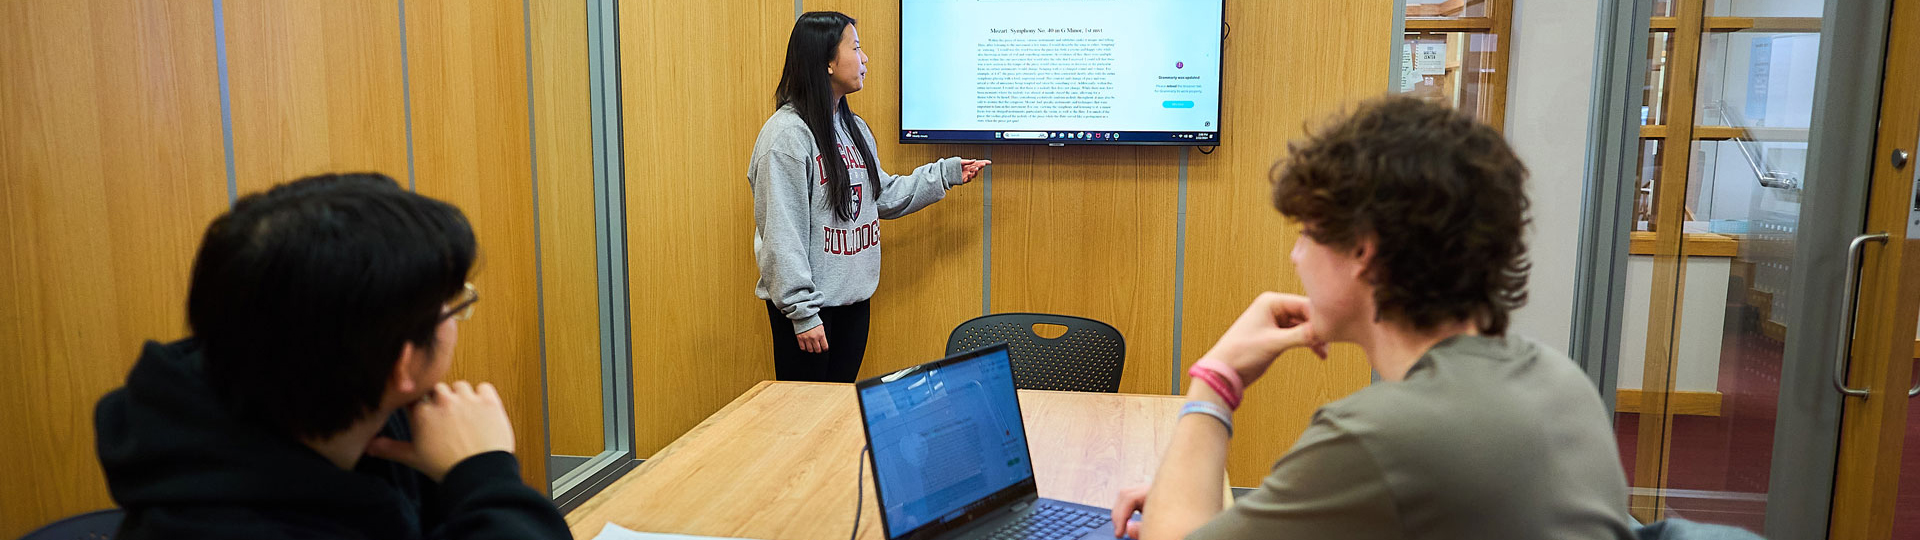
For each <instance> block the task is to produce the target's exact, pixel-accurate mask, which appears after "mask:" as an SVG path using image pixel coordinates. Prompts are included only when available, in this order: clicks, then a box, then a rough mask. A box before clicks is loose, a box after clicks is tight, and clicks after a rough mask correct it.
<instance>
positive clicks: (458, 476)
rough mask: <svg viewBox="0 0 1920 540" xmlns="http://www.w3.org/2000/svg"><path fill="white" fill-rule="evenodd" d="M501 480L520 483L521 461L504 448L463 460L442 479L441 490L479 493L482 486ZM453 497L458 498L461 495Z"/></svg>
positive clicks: (457, 492)
mask: <svg viewBox="0 0 1920 540" xmlns="http://www.w3.org/2000/svg"><path fill="white" fill-rule="evenodd" d="M499 482H508V483H512V484H515V485H519V484H520V461H519V460H516V459H514V457H513V454H512V453H510V452H507V451H504V450H494V451H492V452H486V453H483V454H480V455H476V456H473V457H470V458H467V459H465V460H461V461H460V463H458V464H456V465H454V466H453V469H452V470H448V471H447V476H446V478H442V479H441V480H440V490H441V492H442V493H451V494H469V493H478V492H479V491H480V488H482V487H485V486H486V485H488V484H494V483H499ZM453 498H456V499H457V498H459V495H455V496H454V497H453Z"/></svg>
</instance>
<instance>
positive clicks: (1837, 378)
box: [1833, 233, 1920, 397]
mask: <svg viewBox="0 0 1920 540" xmlns="http://www.w3.org/2000/svg"><path fill="white" fill-rule="evenodd" d="M1885 241H1887V233H1875V234H1863V235H1860V236H1855V237H1853V242H1849V243H1848V244H1847V290H1846V292H1845V293H1844V294H1846V299H1847V303H1846V307H1847V310H1846V311H1844V312H1842V313H1841V315H1840V318H1841V320H1842V322H1841V323H1840V327H1841V328H1842V329H1843V330H1842V331H1841V332H1840V345H1839V347H1837V348H1838V349H1839V352H1838V353H1837V356H1839V358H1837V359H1835V360H1834V361H1833V387H1834V388H1835V389H1838V390H1840V393H1842V394H1846V395H1849V396H1859V397H1867V391H1866V390H1864V389H1859V388H1848V387H1847V357H1848V353H1850V352H1852V348H1853V310H1854V309H1855V308H1858V307H1859V306H1858V305H1856V304H1857V303H1858V302H1859V300H1860V293H1859V288H1860V251H1861V249H1862V248H1864V247H1866V245H1867V242H1885ZM1913 393H1920V388H1915V389H1914V391H1913V392H1909V393H1908V394H1907V395H1908V396H1912V395H1913Z"/></svg>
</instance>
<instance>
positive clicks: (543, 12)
mask: <svg viewBox="0 0 1920 540" xmlns="http://www.w3.org/2000/svg"><path fill="white" fill-rule="evenodd" d="M214 5H215V4H214V3H213V2H211V1H200V2H138V1H134V0H91V1H84V2H79V1H76V2H56V1H44V0H34V1H20V2H7V3H5V4H4V5H0V74H4V75H0V125H4V127H5V135H4V136H0V177H4V179H5V181H4V183H0V238H3V239H4V240H5V244H4V248H5V250H6V252H5V255H4V257H0V359H4V362H0V410H4V411H5V413H4V414H0V451H4V454H0V461H4V462H6V463H12V464H15V465H16V466H12V467H0V538H11V537H15V536H18V535H20V534H23V533H25V532H27V531H28V530H31V529H32V528H34V527H37V526H39V525H41V524H43V523H46V522H48V521H51V520H54V519H57V518H59V517H62V516H66V515H70V514H74V513H77V512H82V511H86V510H91V509H96V508H104V507H108V506H111V505H112V501H111V500H109V499H108V497H107V493H106V488H105V484H104V481H103V479H102V477H101V473H100V468H99V465H98V463H97V461H96V459H95V454H94V450H93V437H92V434H93V426H92V410H93V405H94V402H95V401H96V400H98V399H99V397H100V396H101V395H102V394H104V393H105V392H107V391H108V390H111V389H112V388H114V387H117V386H119V385H120V384H121V383H122V382H123V381H124V378H125V376H126V372H127V370H128V368H130V367H131V365H132V363H133V360H134V358H135V355H136V354H137V352H138V346H139V344H140V343H141V341H143V340H146V339H157V340H172V339H177V338H180V337H183V336H184V335H185V334H186V328H185V314H184V310H183V308H184V305H185V298H186V292H187V291H186V287H187V273H188V271H189V269H190V267H191V263H192V257H193V254H194V250H195V249H196V248H197V246H198V241H199V235H200V233H201V231H202V230H203V228H204V227H205V226H206V223H207V222H208V221H209V220H210V219H212V218H213V217H214V216H215V215H217V214H219V213H220V212H222V211H224V210H225V209H226V208H227V201H228V188H227V182H228V178H227V174H226V163H225V160H226V159H227V156H226V155H225V151H224V148H223V141H222V122H221V107H220V72H219V69H218V64H217V60H216V58H217V57H216V45H217V44H220V43H221V42H222V40H224V44H225V46H226V47H227V50H228V53H229V54H228V61H229V62H228V72H227V76H228V82H229V86H228V88H229V92H230V96H231V104H232V120H233V134H232V135H233V145H234V146H233V151H234V155H233V156H232V159H233V161H234V168H235V172H236V175H235V176H236V178H235V179H234V180H235V184H236V185H237V186H238V188H239V189H238V191H239V192H240V193H241V194H245V193H248V192H252V191H257V190H260V189H265V188H267V187H269V186H271V185H273V184H276V183H279V182H284V181H286V180H290V179H292V178H295V177H298V176H301V175H306V174H313V173H319V172H326V171H360V170H369V171H379V172H384V173H387V174H388V175H390V176H393V177H395V178H398V179H399V180H400V181H401V182H403V183H405V182H407V181H408V176H409V174H408V172H409V171H408V168H409V163H408V158H409V153H408V151H409V146H410V145H411V147H412V150H413V152H412V160H413V166H414V168H415V170H414V173H415V178H414V180H415V182H414V183H415V184H416V185H417V188H418V191H419V192H421V193H423V194H427V195H430V196H434V197H438V198H442V199H445V200H448V201H451V202H453V203H455V204H457V205H459V206H460V207H461V208H462V209H463V210H465V211H466V213H467V215H468V217H469V218H470V219H471V220H472V221H473V224H474V227H475V229H476V232H477V233H478V235H479V239H480V251H481V262H480V264H479V265H478V267H477V271H476V274H475V279H474V281H475V283H476V285H477V286H478V287H479V288H480V290H481V292H482V295H483V297H484V298H485V300H484V301H483V302H481V304H480V305H479V307H478V315H477V316H476V317H475V318H474V319H473V320H471V321H469V322H467V323H465V324H464V325H463V326H462V330H463V332H462V334H463V335H462V337H463V339H462V342H461V344H460V347H459V350H458V353H457V356H456V359H455V360H454V361H455V362H456V364H455V367H454V369H453V372H452V376H453V377H458V378H465V379H472V380H486V381H491V382H493V383H494V384H495V385H497V386H499V388H500V391H501V393H502V395H503V397H504V398H505V399H506V400H507V403H508V412H509V415H510V416H511V417H512V418H513V421H514V426H515V428H516V430H517V431H516V434H517V439H518V441H517V448H518V450H519V453H520V455H521V456H522V458H523V459H522V460H521V462H522V465H523V471H522V472H523V474H524V475H525V478H526V479H527V480H528V482H529V483H531V484H533V485H535V486H540V487H541V488H542V489H544V486H545V485H546V472H545V465H546V462H545V459H542V457H543V456H544V455H545V454H546V453H547V444H546V426H545V424H544V422H545V420H544V405H543V402H542V400H543V399H544V394H545V391H544V389H543V388H542V387H541V381H542V373H541V372H540V366H541V364H540V362H541V352H542V343H541V341H540V340H541V327H540V320H541V315H542V312H541V311H540V310H541V308H542V306H543V304H544V307H545V309H546V310H547V311H546V313H547V318H548V321H549V322H550V323H553V324H549V325H548V330H549V332H548V335H547V337H548V339H549V343H548V344H547V346H546V349H547V353H548V355H549V357H550V359H555V360H558V359H563V358H575V357H590V358H589V359H588V360H586V361H588V362H592V363H593V364H594V366H595V367H594V368H593V376H594V377H595V378H596V381H597V376H598V374H597V369H598V368H597V364H598V353H597V348H598V344H597V339H598V334H597V326H596V325H594V324H591V321H593V320H594V317H595V316H596V310H597V306H596V303H595V302H596V301H595V297H594V292H593V287H594V284H595V276H594V274H593V272H594V270H593V263H592V257H593V256H592V251H593V238H592V210H591V208H592V203H591V193H590V188H591V185H592V177H591V160H590V153H589V150H588V148H589V147H590V142H589V141H587V138H586V134H587V133H588V126H587V125H586V114H587V113H586V112H585V107H586V93H585V84H586V83H585V79H584V78H585V59H584V57H585V40H584V37H583V36H584V15H583V13H584V12H583V11H580V10H581V9H583V7H582V6H581V5H580V3H579V2H570V1H563V0H530V1H528V2H523V1H521V0H487V1H485V2H464V1H453V0H412V1H410V2H406V3H405V4H404V5H405V9H406V10H407V13H406V14H405V15H406V28H405V29H404V30H405V32H406V36H407V41H406V43H407V45H406V47H404V48H403V47H402V42H401V35H402V28H401V23H400V21H401V13H400V12H399V10H400V9H401V8H400V6H399V5H398V4H397V3H396V2H393V1H391V0H351V1H341V2H296V1H291V0H278V1H260V2H253V1H249V2H226V3H225V4H224V12H223V13H221V14H220V15H223V16H224V21H225V34H224V36H223V35H221V33H219V32H217V31H216V27H215V13H214ZM535 6H537V7H538V9H537V10H536V9H534V7H535ZM531 13H537V14H538V18H537V20H538V21H539V26H538V27H539V28H540V30H539V31H538V32H539V34H538V35H539V36H540V39H539V40H538V41H539V43H538V44H537V45H536V47H537V52H536V53H535V54H534V56H533V57H532V58H531V59H530V58H529V57H528V56H527V54H528V48H529V46H530V44H529V42H528V35H527V29H528V28H529V26H533V23H534V19H529V18H528V17H529V16H530V14H531ZM403 59H404V62H405V65H406V69H405V71H403V68H402V65H403V63H402V62H403ZM529 60H532V63H533V65H534V69H535V70H536V73H535V74H533V77H534V86H535V87H536V89H535V91H534V92H533V94H534V95H536V96H540V99H539V100H538V101H537V102H529V101H528V100H529V85H528V81H529V79H528V77H529V75H530V74H529V73H528V64H529ZM409 84H410V87H411V95H410V96H409V95H408V93H407V92H406V91H405V90H406V89H407V88H408V86H409ZM409 108H411V112H412V118H411V120H412V124H413V126H412V127H413V133H412V137H411V140H410V141H409V138H408V120H409V119H408V114H407V112H408V109H409ZM530 112H531V113H532V114H533V115H534V116H535V118H537V119H538V121H537V122H535V121H534V120H532V119H530V118H529V114H530ZM530 128H533V129H536V130H538V133H539V135H538V136H537V137H536V139H535V140H536V141H537V142H539V143H540V146H539V152H540V155H539V156H538V160H537V161H538V163H539V165H540V170H539V177H540V184H539V195H540V200H541V202H542V204H543V206H542V208H540V209H539V210H538V216H539V218H538V219H536V217H535V216H536V209H535V206H534V199H535V189H536V188H535V184H534V181H533V180H534V174H535V171H534V169H533V167H534V163H535V159H534V157H535V156H534V155H533V152H534V151H535V148H534V147H533V142H535V141H530V140H529V137H530ZM536 230H537V231H538V232H537V233H536ZM536 234H538V237H539V239H540V240H541V241H542V242H543V244H542V247H543V248H544V250H543V251H542V252H541V253H540V255H542V256H543V257H541V258H540V259H536V250H535V243H536ZM582 246H584V247H582ZM582 253H584V255H582ZM562 257H564V258H566V260H551V259H554V258H562ZM583 269H584V270H583ZM542 272H544V273H545V279H546V288H545V295H546V296H545V298H544V302H543V301H542V297H541V296H540V294H541V288H540V286H539V283H540V280H541V277H542ZM555 321H560V322H555ZM579 321H587V323H585V324H583V323H581V322H579ZM559 340H565V343H560V342H558V341H559ZM555 367H556V368H558V367H560V366H558V365H556V366H555ZM579 393H583V394H585V393H590V394H592V397H593V400H594V402H595V404H593V405H588V406H590V407H592V411H593V412H592V414H591V415H590V416H591V417H592V418H593V419H594V421H595V422H596V423H597V421H598V419H599V418H600V415H599V413H598V405H597V401H598V397H599V396H598V390H597V388H595V389H593V390H592V391H591V392H579ZM594 428H595V430H596V431H595V433H594V434H593V435H592V437H591V438H592V439H593V440H594V441H595V442H594V446H595V448H597V447H598V439H599V435H598V432H597V429H598V426H597V425H596V426H594ZM23 463H25V464H31V466H25V467H22V466H17V465H19V464H23Z"/></svg>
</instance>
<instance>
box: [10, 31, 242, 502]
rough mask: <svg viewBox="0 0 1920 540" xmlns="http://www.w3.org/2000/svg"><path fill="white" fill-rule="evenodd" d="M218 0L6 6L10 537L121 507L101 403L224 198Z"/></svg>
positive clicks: (168, 328)
mask: <svg viewBox="0 0 1920 540" xmlns="http://www.w3.org/2000/svg"><path fill="white" fill-rule="evenodd" d="M212 35H213V12H212V5H211V4H210V3H207V2H194V3H188V2H135V1H130V0H129V1H95V2H5V3H0V129H3V130H4V131H0V239H3V240H4V242H5V244H4V246H3V247H4V249H5V250H6V251H5V254H4V255H0V463H6V465H5V466H0V538H13V537H17V536H19V535H21V534H25V533H26V532H27V531H28V530H31V529H33V528H34V527H37V526H39V525H41V524H42V523H44V522H47V521H51V520H53V519H56V518H59V517H62V516H65V515H67V514H72V513H76V512H81V511H85V510H92V509H97V508H104V507H108V506H111V505H112V503H111V502H110V501H108V500H107V493H106V486H105V485H104V483H103V481H102V480H101V478H102V477H101V473H100V465H99V462H98V460H97V459H96V458H95V457H94V456H95V454H94V451H93V405H94V402H95V401H96V400H98V399H99V398H100V396H101V395H102V394H105V393H106V391H107V390H109V389H111V388H113V387H115V386H118V385H119V384H120V383H121V381H123V380H124V379H125V377H126V374H127V370H128V368H130V367H132V365H133V360H134V355H135V354H136V352H137V351H138V350H139V345H140V343H141V341H142V340H146V339H163V340H167V339H175V338H178V337H180V336H182V335H184V334H185V327H186V314H185V311H184V310H183V308H184V306H185V305H186V285H187V281H188V277H187V272H188V269H189V267H190V266H191V263H192V257H193V250H194V248H195V246H196V245H197V244H198V242H199V233H200V231H201V229H202V228H203V227H205V226H206V222H207V220H209V219H211V218H213V216H214V215H216V214H218V213H220V212H221V211H223V210H225V209H226V205H227V187H226V180H225V177H226V173H225V171H226V165H225V155H224V150H223V145H222V143H221V130H220V87H219V83H218V80H217V76H216V75H217V73H218V70H217V68H216V64H215V61H214V56H213V50H212V44H213V42H212V41H211V39H210V36H212Z"/></svg>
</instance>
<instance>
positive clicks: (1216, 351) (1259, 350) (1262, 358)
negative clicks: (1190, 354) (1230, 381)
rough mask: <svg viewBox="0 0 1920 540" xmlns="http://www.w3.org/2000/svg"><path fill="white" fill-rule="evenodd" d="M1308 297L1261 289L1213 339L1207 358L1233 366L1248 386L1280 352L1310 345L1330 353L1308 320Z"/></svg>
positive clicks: (1320, 352) (1316, 350) (1316, 351)
mask: <svg viewBox="0 0 1920 540" xmlns="http://www.w3.org/2000/svg"><path fill="white" fill-rule="evenodd" d="M1308 312H1309V309H1308V304H1307V297H1305V296H1300V295H1297V294H1281V293H1276V292H1266V293H1260V296H1259V297H1257V298H1254V299H1253V305H1250V306H1247V310H1246V311H1245V312H1243V313H1241V314H1240V318H1239V319H1236V320H1234V321H1233V326H1231V327H1228V328H1227V333H1226V334H1223V335H1221V336H1220V341H1217V342H1214V344H1213V348H1212V349H1209V350H1208V351H1207V354H1206V358H1213V359H1215V360H1219V361H1221V362H1225V363H1226V364H1227V365H1228V366H1232V367H1233V369H1234V371H1237V372H1239V373H1240V379H1241V380H1242V381H1245V383H1246V384H1247V385H1248V386H1251V385H1253V381H1254V380H1255V379H1259V378H1260V376H1261V375H1264V374H1266V372H1267V368H1268V367H1269V366H1272V365H1273V361H1274V359H1275V358H1278V357H1279V356H1280V353H1283V352H1286V351H1287V350H1288V349H1292V348H1294V347H1307V348H1309V349H1311V350H1312V351H1313V353H1314V354H1316V355H1319V356H1320V357H1321V358H1326V357H1327V345H1326V343H1323V342H1321V341H1320V340H1319V338H1318V337H1315V336H1314V333H1313V322H1312V321H1310V320H1308Z"/></svg>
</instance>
